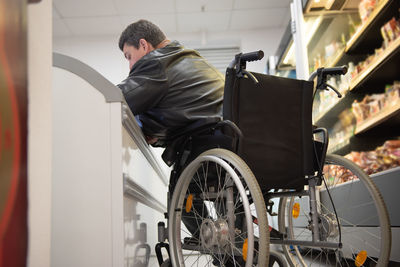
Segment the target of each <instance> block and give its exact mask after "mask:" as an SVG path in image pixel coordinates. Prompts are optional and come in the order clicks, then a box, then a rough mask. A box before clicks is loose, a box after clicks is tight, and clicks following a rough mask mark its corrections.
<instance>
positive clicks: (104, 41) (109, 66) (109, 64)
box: [53, 28, 284, 84]
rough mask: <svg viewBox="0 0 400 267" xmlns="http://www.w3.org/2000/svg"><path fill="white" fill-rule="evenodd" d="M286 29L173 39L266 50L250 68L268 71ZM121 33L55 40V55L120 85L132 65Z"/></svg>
mask: <svg viewBox="0 0 400 267" xmlns="http://www.w3.org/2000/svg"><path fill="white" fill-rule="evenodd" d="M283 30H284V29H283V28H274V29H267V30H254V31H235V32H220V33H209V34H206V35H202V34H201V33H191V34H171V35H170V36H168V38H169V39H171V40H178V41H181V43H182V44H184V45H185V46H187V47H191V48H199V47H201V46H204V45H205V46H209V47H215V46H224V45H225V46H226V45H238V46H239V47H240V48H241V50H242V51H243V52H251V51H255V50H260V49H261V50H263V51H264V53H265V58H264V59H263V60H261V61H259V62H254V63H250V64H248V69H249V70H252V71H256V72H264V70H265V65H266V58H268V56H269V55H274V54H275V52H276V49H277V47H278V45H279V42H280V39H281V37H282V34H283ZM118 38H119V33H117V34H116V35H115V36H98V37H58V38H54V40H53V41H54V42H53V49H54V51H55V52H59V53H62V54H66V55H69V56H73V57H75V58H77V59H79V60H81V61H83V62H84V63H86V64H88V65H90V66H91V67H93V68H94V69H95V70H97V71H98V72H100V73H101V74H102V75H103V76H104V77H106V78H107V79H109V80H110V81H111V82H113V83H115V84H117V83H119V82H120V81H122V80H123V79H124V78H126V76H127V75H128V72H129V68H128V62H127V61H126V60H125V59H124V57H123V55H122V53H121V51H120V50H119V48H118Z"/></svg>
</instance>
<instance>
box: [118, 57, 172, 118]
mask: <svg viewBox="0 0 400 267" xmlns="http://www.w3.org/2000/svg"><path fill="white" fill-rule="evenodd" d="M118 87H119V88H120V89H121V90H122V93H123V95H124V97H125V100H126V102H127V103H128V105H129V108H130V109H131V111H132V113H133V114H134V115H137V114H142V113H145V112H146V111H148V110H149V109H151V108H152V107H154V106H155V105H156V104H158V102H159V101H160V100H161V99H162V98H163V97H164V96H165V95H166V93H167V92H168V79H167V77H166V75H165V73H164V71H162V70H161V68H160V64H159V62H156V61H154V62H148V63H146V65H145V66H144V67H142V68H141V69H140V71H134V72H131V73H130V75H129V77H128V78H127V79H125V80H124V81H123V82H121V83H120V84H119V85H118Z"/></svg>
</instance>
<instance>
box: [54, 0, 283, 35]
mask: <svg viewBox="0 0 400 267" xmlns="http://www.w3.org/2000/svg"><path fill="white" fill-rule="evenodd" d="M289 6H290V0H141V1H140V0H53V33H54V36H56V37H57V36H93V35H108V34H119V33H120V32H121V31H122V30H123V29H124V28H125V27H126V25H128V24H129V23H131V22H133V21H136V20H138V19H141V18H144V19H148V20H150V21H152V22H154V23H156V24H158V25H159V26H160V27H161V28H162V29H163V30H164V31H165V32H166V33H167V34H170V33H188V32H189V33H193V32H201V31H205V32H222V31H235V30H254V29H267V28H282V27H286V26H287V23H288V21H289V18H290V8H289Z"/></svg>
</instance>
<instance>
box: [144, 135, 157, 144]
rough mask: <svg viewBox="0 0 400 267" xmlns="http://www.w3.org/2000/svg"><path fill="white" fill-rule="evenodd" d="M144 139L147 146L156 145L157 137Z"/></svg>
mask: <svg viewBox="0 0 400 267" xmlns="http://www.w3.org/2000/svg"><path fill="white" fill-rule="evenodd" d="M145 137H146V142H147V143H148V144H149V145H152V144H154V143H156V142H157V141H158V138H157V137H151V136H147V135H146V136H145Z"/></svg>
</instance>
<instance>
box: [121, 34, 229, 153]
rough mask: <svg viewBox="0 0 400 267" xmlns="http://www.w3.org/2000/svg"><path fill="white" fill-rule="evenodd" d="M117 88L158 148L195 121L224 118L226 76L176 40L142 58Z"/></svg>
mask: <svg viewBox="0 0 400 267" xmlns="http://www.w3.org/2000/svg"><path fill="white" fill-rule="evenodd" d="M118 87H119V88H120V89H121V90H122V92H123V94H124V96H125V99H126V101H127V103H128V105H129V107H130V109H131V110H132V112H133V114H134V115H139V119H140V121H141V122H142V125H143V127H142V130H143V132H144V134H145V135H147V136H151V137H157V138H159V140H161V142H158V145H159V146H163V145H164V144H163V142H162V140H166V139H169V137H170V136H172V135H175V134H176V133H177V132H179V130H180V129H181V128H184V127H186V126H188V125H189V124H191V123H192V122H195V121H197V120H199V119H204V118H206V117H220V116H221V115H222V99H223V88H224V77H223V75H222V74H221V73H220V72H219V71H218V70H217V69H215V68H214V67H213V66H211V65H210V64H209V63H208V62H207V61H206V60H205V59H204V58H203V57H201V56H200V55H199V53H198V52H197V51H195V50H191V49H186V48H184V47H183V46H182V45H180V44H179V43H178V42H177V41H174V42H171V43H170V44H168V45H167V46H165V47H163V48H160V49H156V50H154V51H152V52H150V53H149V54H147V55H145V56H144V57H142V58H141V59H140V60H139V61H137V62H136V63H135V64H134V65H133V67H132V69H131V71H130V73H129V76H128V78H127V79H125V80H124V81H123V82H122V83H121V84H119V85H118Z"/></svg>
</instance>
